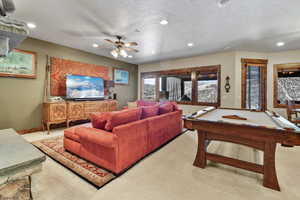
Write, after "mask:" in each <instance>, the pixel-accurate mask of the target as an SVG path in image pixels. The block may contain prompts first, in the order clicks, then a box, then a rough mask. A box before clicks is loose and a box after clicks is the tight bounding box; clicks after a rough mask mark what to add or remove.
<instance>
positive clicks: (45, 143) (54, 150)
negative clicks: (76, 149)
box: [32, 136, 115, 187]
mask: <svg viewBox="0 0 300 200" xmlns="http://www.w3.org/2000/svg"><path fill="white" fill-rule="evenodd" d="M32 144H33V145H34V146H36V147H37V148H39V149H40V150H42V151H43V152H44V153H45V154H47V155H48V156H50V157H51V158H53V159H54V160H56V161H58V162H59V163H60V164H62V165H63V166H65V167H67V168H68V169H70V170H72V171H73V172H75V173H76V174H78V175H79V176H81V177H82V178H84V179H86V180H87V181H89V182H91V183H92V184H93V185H95V186H97V187H101V186H103V185H105V184H106V183H108V182H109V181H111V180H112V179H114V178H115V176H114V175H113V174H112V173H110V172H108V171H106V170H105V169H102V168H101V167H99V166H97V165H94V164H92V163H90V162H88V161H86V160H84V159H81V158H80V157H78V156H77V155H75V154H72V153H70V152H68V151H66V150H65V149H64V147H63V136H58V137H54V138H48V139H44V140H39V141H35V142H32Z"/></svg>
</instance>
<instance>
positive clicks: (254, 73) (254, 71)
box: [242, 64, 267, 110]
mask: <svg viewBox="0 0 300 200" xmlns="http://www.w3.org/2000/svg"><path fill="white" fill-rule="evenodd" d="M266 69H267V68H266V65H262V64H245V65H244V66H243V70H242V72H243V74H242V108H246V109H252V110H265V109H266V83H267V81H266V78H267V75H266Z"/></svg>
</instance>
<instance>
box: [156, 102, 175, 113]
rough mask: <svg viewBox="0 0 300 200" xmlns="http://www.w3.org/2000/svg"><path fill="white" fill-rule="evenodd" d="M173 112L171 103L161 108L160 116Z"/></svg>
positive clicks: (162, 105)
mask: <svg viewBox="0 0 300 200" xmlns="http://www.w3.org/2000/svg"><path fill="white" fill-rule="evenodd" d="M172 111H173V104H171V103H170V102H168V103H164V104H161V105H160V106H159V114H160V115H162V114H165V113H169V112H172Z"/></svg>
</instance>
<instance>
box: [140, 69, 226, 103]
mask: <svg viewBox="0 0 300 200" xmlns="http://www.w3.org/2000/svg"><path fill="white" fill-rule="evenodd" d="M150 76H151V78H149V77H150ZM141 77H142V87H141V88H142V90H141V96H142V98H143V99H155V100H169V101H176V102H177V103H179V104H190V105H204V106H206V105H210V106H219V105H220V66H219V65H218V66H208V67H196V68H186V69H177V70H169V71H157V72H149V73H142V74H141ZM149 79H151V82H152V84H151V88H152V89H151V90H150V89H149V86H147V87H145V85H146V82H149ZM156 84H157V85H158V87H156V86H155V85H156ZM146 90H147V91H146ZM150 91H151V92H150ZM150 94H151V95H150Z"/></svg>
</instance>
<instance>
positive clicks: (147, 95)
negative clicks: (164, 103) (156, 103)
mask: <svg viewBox="0 0 300 200" xmlns="http://www.w3.org/2000/svg"><path fill="white" fill-rule="evenodd" d="M155 90H156V78H143V95H142V99H145V100H155V99H156V92H155Z"/></svg>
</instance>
